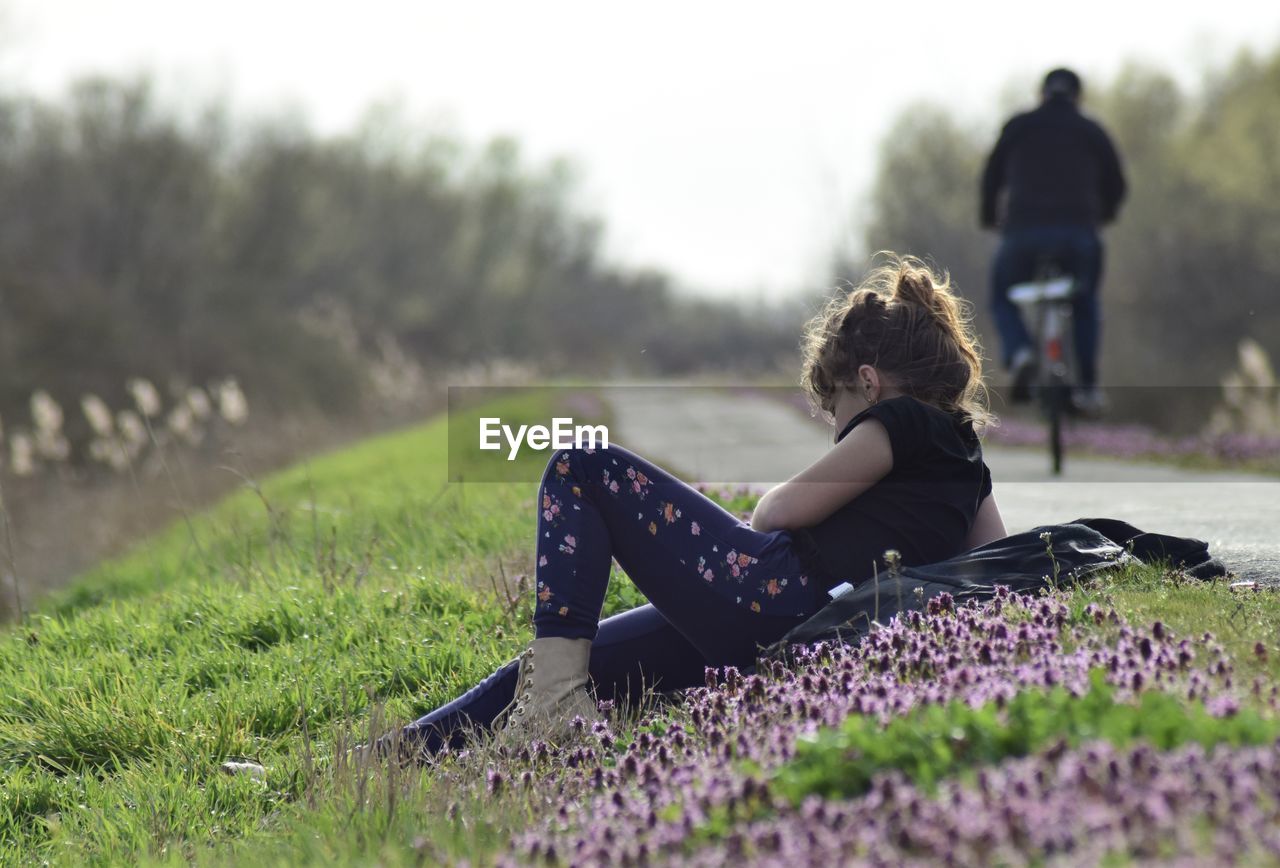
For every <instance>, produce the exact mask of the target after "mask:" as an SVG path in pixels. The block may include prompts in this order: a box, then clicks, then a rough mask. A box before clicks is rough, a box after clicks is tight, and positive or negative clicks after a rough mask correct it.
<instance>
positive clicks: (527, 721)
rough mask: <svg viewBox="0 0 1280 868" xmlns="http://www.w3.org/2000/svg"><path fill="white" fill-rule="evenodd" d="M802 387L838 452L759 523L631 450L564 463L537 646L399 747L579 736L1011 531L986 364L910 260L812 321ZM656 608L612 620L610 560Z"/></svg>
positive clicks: (544, 568) (551, 493)
mask: <svg viewBox="0 0 1280 868" xmlns="http://www.w3.org/2000/svg"><path fill="white" fill-rule="evenodd" d="M803 351H804V370H803V374H802V376H801V384H802V386H803V387H804V389H805V391H806V393H807V395H808V397H809V399H810V400H811V402H812V403H813V404H814V405H815V406H816V407H817V408H819V409H821V410H822V412H823V413H824V414H825V415H826V416H827V417H828V418H829V419H831V420H832V421H833V422H834V425H835V429H836V431H837V432H838V433H837V434H836V438H835V446H834V448H832V449H831V450H830V451H829V452H827V454H826V455H824V456H823V457H822V458H820V459H819V460H818V461H816V462H814V463H813V465H812V466H810V467H807V468H805V469H804V470H802V471H800V473H798V474H797V475H796V476H795V477H794V478H793V479H791V480H790V481H789V482H785V483H783V484H782V485H779V486H777V487H776V488H774V489H772V490H770V491H769V492H768V493H766V494H765V495H764V497H763V498H761V500H760V503H759V505H758V506H757V507H756V509H755V512H754V514H753V515H752V517H751V521H750V523H749V524H748V523H745V522H743V521H740V520H739V519H738V518H737V517H735V516H733V515H731V514H730V513H728V512H726V511H725V510H723V509H721V508H720V507H719V506H717V505H716V504H715V503H713V502H712V501H711V500H709V499H707V498H706V497H704V496H703V495H702V494H700V493H698V492H697V491H696V490H694V489H693V488H691V487H689V486H688V485H686V484H684V483H683V482H681V481H679V480H678V479H676V478H674V477H673V476H671V475H670V474H669V473H666V472H665V471H663V470H661V469H660V468H658V467H656V466H654V465H653V464H651V463H650V462H648V461H645V460H644V459H643V458H641V457H639V456H638V455H635V454H633V453H631V452H628V451H627V450H625V449H622V448H620V447H617V446H610V447H609V448H608V449H600V450H593V449H581V450H570V451H560V452H557V453H556V454H555V455H554V456H553V457H552V459H551V461H550V463H549V464H548V466H547V469H546V472H545V474H544V475H543V479H542V485H541V488H540V490H539V506H538V516H539V517H538V539H537V550H536V558H537V568H536V579H537V581H536V588H535V591H536V594H537V600H536V610H535V614H534V617H533V627H534V633H535V635H536V637H537V638H536V639H534V640H533V642H532V643H531V644H530V645H529V646H528V648H527V649H526V650H525V651H524V653H522V654H521V655H520V657H519V659H518V660H516V661H513V662H512V663H510V664H508V665H506V666H504V667H503V668H502V669H499V670H498V671H497V672H496V673H494V674H493V675H492V676H490V677H489V678H487V679H486V680H485V681H484V682H482V683H481V684H480V685H478V686H477V687H475V688H474V689H472V690H471V691H469V692H468V693H466V694H465V695H464V696H462V697H460V698H459V699H456V700H454V701H453V702H451V703H449V704H448V705H445V706H444V707H442V708H439V709H437V710H436V711H433V712H431V713H430V714H428V715H427V716H426V717H423V718H422V719H421V720H419V721H417V722H416V723H414V724H412V725H410V726H408V727H406V728H405V729H404V730H403V732H402V733H401V734H400V738H401V739H402V740H403V742H402V743H403V744H405V745H406V746H412V747H413V748H414V749H415V750H422V751H424V752H426V753H434V752H436V751H438V750H440V749H441V748H442V747H444V746H446V745H451V746H458V745H460V744H462V743H463V740H464V738H465V737H466V733H467V731H468V730H471V729H474V728H480V729H489V728H496V729H499V730H503V731H504V732H503V739H504V740H507V741H510V742H515V741H528V740H530V739H533V738H540V739H544V740H546V741H550V742H552V743H555V742H557V741H562V740H564V739H566V738H568V737H569V736H570V733H571V732H572V730H573V721H574V718H575V717H581V718H583V719H584V720H592V719H595V718H597V717H599V714H598V711H597V706H596V701H595V700H594V699H593V698H592V696H591V692H590V691H591V690H592V688H594V692H595V695H596V697H598V698H600V699H609V700H616V701H627V700H629V701H631V702H633V703H634V702H636V701H638V700H639V699H640V698H641V696H642V695H643V692H644V690H645V689H654V688H656V689H659V690H675V689H680V688H686V687H691V686H694V685H697V684H702V683H703V682H704V678H705V676H704V669H705V667H707V666H713V667H722V666H738V667H747V666H751V665H753V664H754V663H755V660H756V655H757V653H758V650H759V648H760V647H761V646H763V645H768V644H770V643H772V642H775V641H776V640H778V639H780V638H781V637H782V636H783V635H784V634H785V633H786V632H787V631H788V630H790V629H791V628H792V627H795V626H796V625H797V624H799V623H800V622H802V621H803V620H805V619H806V618H807V617H809V616H810V615H812V614H814V613H815V612H816V611H817V610H818V609H820V608H822V606H823V605H824V604H825V603H826V602H827V601H828V594H827V591H828V590H829V589H830V588H832V587H834V586H835V585H837V584H840V583H841V582H851V583H855V584H856V583H858V582H862V581H865V580H868V579H870V578H872V576H873V575H875V574H876V573H877V572H878V571H879V572H883V571H884V570H885V569H886V564H885V561H884V556H885V552H886V551H887V550H890V549H893V550H896V551H897V552H899V553H900V555H901V558H902V563H903V564H906V565H916V564H926V563H931V562H934V561H940V560H944V559H946V558H949V557H952V556H954V555H956V554H959V553H960V552H962V551H965V550H967V549H969V548H973V547H975V546H978V545H982V544H984V543H987V542H990V541H991V540H994V539H998V538H1000V537H1003V536H1004V535H1005V529H1004V524H1003V522H1002V521H1001V518H1000V513H999V510H998V509H997V508H996V502H995V498H994V497H993V496H992V495H991V477H990V474H989V473H988V471H987V468H986V466H985V464H984V463H983V460H982V446H981V444H980V443H979V441H978V437H977V435H976V433H975V430H974V428H975V424H977V425H981V424H982V423H983V422H985V421H986V411H985V408H984V404H983V398H984V394H985V393H984V388H983V384H982V371H981V361H980V358H979V353H978V348H977V345H976V342H975V340H974V338H973V335H972V333H971V331H970V329H969V327H968V325H967V322H966V320H965V318H964V317H963V316H962V307H961V302H960V300H959V299H958V298H957V297H956V296H955V294H954V293H953V292H952V290H951V287H950V284H949V282H948V279H947V278H946V276H945V275H943V276H939V275H937V274H935V273H933V272H932V271H931V270H930V269H928V268H927V267H926V266H924V265H923V264H922V263H920V262H919V261H917V260H914V259H902V260H897V259H895V260H894V261H893V263H892V264H890V265H888V266H885V267H883V268H880V269H879V270H877V271H876V272H874V273H873V274H872V275H871V276H870V278H869V279H868V280H867V281H865V282H864V283H863V285H862V286H860V287H858V288H857V289H855V290H853V291H852V292H847V293H841V294H840V295H839V296H838V297H836V298H834V299H833V300H832V301H831V302H830V303H829V304H828V305H827V306H826V308H825V310H824V311H823V312H822V313H821V314H819V315H818V316H817V317H815V318H814V319H813V320H812V321H811V322H810V323H809V324H808V326H807V327H806V329H805V334H804V339H803ZM614 560H616V561H617V562H618V564H619V565H620V566H621V567H622V569H623V570H625V571H626V573H627V575H628V576H630V577H631V580H632V582H634V583H635V585H636V587H637V588H639V589H640V591H641V592H643V593H644V595H645V597H646V598H648V600H649V605H646V606H641V607H639V608H637V609H633V610H631V611H629V612H624V613H623V614H620V615H617V616H615V617H612V618H608V619H606V620H605V621H603V622H601V621H600V620H599V619H600V612H601V608H602V606H603V604H604V598H605V589H606V587H607V585H608V582H609V574H610V568H611V563H612V561H614Z"/></svg>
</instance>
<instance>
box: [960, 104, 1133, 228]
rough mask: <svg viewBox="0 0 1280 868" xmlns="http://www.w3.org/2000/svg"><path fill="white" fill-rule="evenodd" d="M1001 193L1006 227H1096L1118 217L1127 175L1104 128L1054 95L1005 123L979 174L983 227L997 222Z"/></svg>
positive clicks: (1073, 105) (1072, 105) (1004, 225)
mask: <svg viewBox="0 0 1280 868" xmlns="http://www.w3.org/2000/svg"><path fill="white" fill-rule="evenodd" d="M1002 192H1007V194H1008V201H1007V202H1006V204H1005V208H1004V215H1003V216H1004V219H1003V227H1004V228H1005V229H1016V228H1024V227H1028V226H1046V225H1062V224H1071V225H1081V226H1094V227H1096V226H1098V225H1100V224H1103V223H1109V222H1111V221H1112V220H1114V219H1115V216H1116V212H1117V211H1119V209H1120V202H1121V200H1122V199H1124V194H1125V181H1124V173H1123V172H1122V171H1121V169H1120V158H1119V156H1118V155H1117V154H1116V149H1115V147H1114V146H1113V145H1112V144H1111V139H1110V138H1109V137H1108V136H1107V134H1106V132H1105V131H1104V130H1103V129H1102V127H1101V126H1099V125H1098V124H1097V123H1096V122H1094V121H1093V120H1090V119H1089V118H1087V117H1085V116H1084V115H1082V114H1081V113H1080V111H1079V110H1078V109H1077V108H1076V106H1075V103H1073V102H1071V101H1070V100H1067V99H1063V98H1060V97H1059V98H1054V99H1050V100H1047V101H1046V102H1044V103H1043V104H1041V105H1040V107H1039V108H1037V109H1034V110H1033V111H1029V112H1025V113H1023V114H1020V115H1016V116H1015V117H1014V118H1013V119H1012V120H1010V121H1009V122H1008V123H1007V124H1005V126H1004V129H1003V130H1002V131H1001V133H1000V139H999V141H997V142H996V146H995V148H994V150H992V152H991V156H990V157H989V158H988V159H987V167H986V170H985V171H984V172H983V173H982V211H981V215H980V217H981V221H982V225H983V226H988V227H991V226H995V225H996V224H997V203H998V201H999V199H1000V194H1001V193H1002Z"/></svg>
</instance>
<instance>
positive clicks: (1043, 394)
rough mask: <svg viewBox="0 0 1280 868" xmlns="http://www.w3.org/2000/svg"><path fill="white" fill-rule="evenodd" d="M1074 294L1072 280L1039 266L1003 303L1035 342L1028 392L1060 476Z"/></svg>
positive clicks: (1071, 370) (1071, 375)
mask: <svg viewBox="0 0 1280 868" xmlns="http://www.w3.org/2000/svg"><path fill="white" fill-rule="evenodd" d="M1075 294H1076V280H1075V278H1074V277H1072V276H1071V275H1064V274H1062V273H1061V272H1060V271H1057V270H1056V269H1054V268H1049V267H1042V268H1041V269H1040V271H1039V274H1038V276H1037V278H1036V279H1035V280H1030V281H1026V282H1025V283H1017V284H1014V285H1013V286H1011V287H1010V288H1009V300H1010V301H1012V302H1013V303H1014V304H1016V305H1018V306H1019V307H1020V308H1021V309H1022V311H1023V316H1024V318H1025V321H1026V322H1027V323H1028V325H1029V326H1030V327H1031V331H1032V336H1033V339H1034V340H1035V355H1036V374H1035V379H1034V380H1033V381H1032V385H1031V388H1032V393H1033V395H1034V396H1035V398H1036V399H1037V403H1039V405H1040V409H1041V412H1042V413H1043V414H1044V416H1045V422H1046V423H1047V425H1048V428H1049V456H1050V462H1051V465H1052V470H1053V474H1054V475H1055V476H1058V475H1061V473H1062V454H1063V444H1062V433H1063V432H1062V429H1063V420H1064V418H1065V417H1066V416H1067V415H1068V414H1069V413H1071V412H1073V410H1074V406H1075V405H1074V404H1073V402H1072V395H1073V394H1074V392H1075V381H1076V364H1075V345H1074V341H1073V340H1072V338H1071V334H1072V332H1071V311H1072V301H1073V299H1074V298H1075Z"/></svg>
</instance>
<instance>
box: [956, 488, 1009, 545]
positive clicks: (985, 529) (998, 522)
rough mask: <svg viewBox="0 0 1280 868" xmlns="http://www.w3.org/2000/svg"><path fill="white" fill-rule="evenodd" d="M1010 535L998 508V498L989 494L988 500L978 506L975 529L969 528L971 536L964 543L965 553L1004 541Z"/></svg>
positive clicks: (974, 522) (974, 518)
mask: <svg viewBox="0 0 1280 868" xmlns="http://www.w3.org/2000/svg"><path fill="white" fill-rule="evenodd" d="M1008 535H1009V533H1008V531H1006V530H1005V529H1004V519H1002V518H1001V517H1000V508H999V507H998V506H996V496H995V495H994V494H988V495H987V498H986V500H984V501H982V503H981V504H980V505H979V506H978V514H977V515H975V516H974V517H973V527H971V528H969V536H968V537H967V538H966V539H965V541H964V547H965V551H969V550H970V549H976V548H977V547H978V546H983V545H986V544H987V543H989V542H995V541H996V540H998V539H1004V538H1005V537H1007V536H1008Z"/></svg>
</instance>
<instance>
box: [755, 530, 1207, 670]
mask: <svg viewBox="0 0 1280 868" xmlns="http://www.w3.org/2000/svg"><path fill="white" fill-rule="evenodd" d="M1046 533H1047V534H1048V535H1049V536H1048V539H1047V540H1046V538H1045V537H1044V536H1043V534H1046ZM1134 562H1137V563H1148V564H1151V563H1165V564H1168V565H1169V566H1171V567H1173V568H1174V569H1178V570H1183V571H1185V572H1186V573H1187V574H1188V575H1190V576H1191V577H1193V578H1196V579H1206V580H1208V579H1216V578H1220V577H1222V576H1225V575H1227V574H1228V573H1227V568H1226V567H1225V566H1224V565H1223V564H1222V562H1221V561H1219V560H1218V559H1217V558H1215V557H1213V556H1212V555H1211V554H1209V547H1208V545H1206V544H1205V543H1204V542H1202V541H1201V540H1198V539H1183V538H1181V537H1174V536H1166V535H1164V534H1158V533H1146V532H1144V531H1141V530H1139V529H1138V528H1136V527H1134V526H1133V525H1131V524H1126V523H1125V522H1123V521H1118V520H1117V519H1113V518H1078V519H1076V520H1075V521H1073V522H1070V523H1069V524H1060V525H1050V526H1046V527H1037V528H1035V529H1034V530H1029V531H1025V532H1023V533H1016V534H1014V535H1013V536H1008V537H1005V538H1004V539H1000V540H995V541H994V542H989V543H987V544H986V545H984V546H979V547H978V548H976V549H973V550H972V551H968V552H965V553H964V554H960V555H957V556H955V557H954V558H951V559H949V560H945V561H941V562H939V563H936V564H929V565H928V566H923V567H903V568H902V569H901V571H900V574H899V575H897V576H893V575H882V576H880V577H878V578H877V579H876V580H874V581H867V582H863V583H861V584H860V585H858V586H857V587H855V588H854V589H852V590H849V591H845V592H844V593H842V594H840V595H839V596H837V597H836V598H835V599H834V600H832V601H831V602H829V603H827V605H826V606H824V607H823V608H821V609H819V610H818V611H817V612H816V613H814V615H813V616H812V617H810V618H809V619H808V620H806V621H804V622H802V623H801V624H800V625H799V626H797V627H794V628H792V630H791V632H789V633H787V635H785V636H783V637H782V639H781V640H779V641H778V642H777V643H775V644H774V645H772V646H770V648H769V653H770V655H771V656H776V657H785V656H786V655H787V653H788V652H789V651H790V648H791V646H792V645H812V644H814V643H816V642H847V643H850V644H857V643H858V642H860V641H861V640H862V638H863V637H864V636H866V635H867V634H868V633H869V632H871V630H872V629H873V628H872V625H873V624H876V623H879V624H887V623H888V622H889V619H890V618H892V617H893V616H894V615H899V614H903V613H905V612H909V611H912V610H920V611H923V610H925V609H926V608H927V607H928V604H929V600H931V599H933V598H934V597H937V596H939V595H940V594H944V593H946V594H950V595H951V596H952V598H953V599H954V600H955V601H956V602H957V603H962V602H966V601H971V600H977V601H981V600H989V599H991V598H992V597H994V596H995V595H996V586H997V585H1004V586H1005V587H1007V588H1009V590H1010V591H1013V592H1014V593H1018V594H1038V593H1040V591H1042V590H1045V589H1048V588H1052V587H1055V586H1057V587H1071V586H1072V585H1074V583H1076V582H1078V581H1083V580H1085V579H1086V578H1088V577H1089V576H1091V575H1093V574H1094V573H1097V572H1100V571H1103V570H1110V569H1114V568H1116V567H1119V566H1123V565H1124V564H1129V563H1134Z"/></svg>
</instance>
